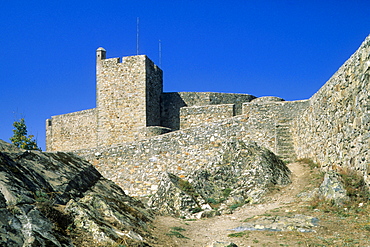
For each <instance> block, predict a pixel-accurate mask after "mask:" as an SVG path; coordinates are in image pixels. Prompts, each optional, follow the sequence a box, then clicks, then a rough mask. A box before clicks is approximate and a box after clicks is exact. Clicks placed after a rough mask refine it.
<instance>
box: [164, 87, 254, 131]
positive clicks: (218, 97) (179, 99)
mask: <svg viewBox="0 0 370 247" xmlns="http://www.w3.org/2000/svg"><path fill="white" fill-rule="evenodd" d="M255 98H256V97H255V96H253V95H249V94H234V93H213V92H177V93H163V94H162V99H161V102H162V112H161V115H162V120H161V125H162V126H165V127H168V128H171V129H174V130H178V129H180V125H181V124H180V109H181V108H182V107H191V106H209V105H222V104H234V105H235V106H234V116H235V115H240V114H242V104H243V103H245V102H250V101H251V100H253V99H255Z"/></svg>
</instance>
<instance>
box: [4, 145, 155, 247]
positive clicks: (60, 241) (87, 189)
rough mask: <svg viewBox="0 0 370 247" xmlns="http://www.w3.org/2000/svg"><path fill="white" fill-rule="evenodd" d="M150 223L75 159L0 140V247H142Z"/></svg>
mask: <svg viewBox="0 0 370 247" xmlns="http://www.w3.org/2000/svg"><path fill="white" fill-rule="evenodd" d="M151 219H152V214H151V213H150V211H148V210H147V209H146V208H145V206H144V205H143V204H142V203H141V202H140V201H137V200H135V199H133V198H131V197H129V196H127V195H126V194H125V193H124V192H123V190H122V189H121V188H119V187H118V186H117V185H115V184H114V183H113V182H111V181H109V180H106V179H105V178H103V177H102V176H101V175H100V173H99V172H98V171H97V170H96V169H95V168H94V167H93V166H92V165H91V164H89V163H88V162H87V161H84V160H82V159H80V158H79V157H78V156H76V155H73V154H69V153H62V152H55V153H46V152H45V153H44V152H41V151H28V150H23V149H18V148H16V147H14V146H13V145H11V144H9V143H6V142H4V141H1V140H0V246H75V245H77V246H79V245H89V244H92V243H109V242H110V243H113V242H120V241H121V242H122V241H125V242H126V243H134V242H140V243H143V245H142V246H145V243H146V241H145V240H146V238H150V235H149V234H148V232H147V231H146V229H147V223H148V222H150V221H151ZM72 239H73V240H72Z"/></svg>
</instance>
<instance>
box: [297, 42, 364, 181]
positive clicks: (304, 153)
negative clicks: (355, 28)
mask: <svg viewBox="0 0 370 247" xmlns="http://www.w3.org/2000/svg"><path fill="white" fill-rule="evenodd" d="M310 102H311V104H310V106H309V107H308V108H307V109H306V110H305V111H304V113H303V114H302V116H301V117H300V118H297V119H296V121H294V128H293V131H294V137H295V143H296V152H297V155H298V157H300V158H304V157H309V158H312V159H314V160H315V161H317V162H319V163H320V164H321V165H322V166H323V167H326V168H328V169H330V168H333V167H336V166H341V167H350V168H352V169H356V170H360V171H361V172H362V173H363V174H364V176H365V178H366V179H367V182H368V183H370V180H369V178H368V176H369V175H370V151H369V150H370V36H368V37H367V38H366V40H365V41H364V42H363V43H362V45H361V47H360V48H359V49H358V50H357V51H356V53H354V54H353V55H352V56H351V57H350V58H349V59H348V60H347V61H346V63H345V64H344V65H343V66H342V67H341V68H340V69H339V70H338V71H337V72H336V73H335V74H334V75H333V76H332V77H331V78H330V80H329V81H328V82H327V83H326V84H325V85H324V86H323V87H322V88H321V89H320V90H319V91H318V92H317V93H316V94H315V95H313V96H312V98H311V99H310Z"/></svg>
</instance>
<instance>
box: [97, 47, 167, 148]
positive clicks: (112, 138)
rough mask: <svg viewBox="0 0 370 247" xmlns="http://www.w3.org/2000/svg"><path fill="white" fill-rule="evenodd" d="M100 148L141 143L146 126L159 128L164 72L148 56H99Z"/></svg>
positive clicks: (98, 105)
mask: <svg viewBox="0 0 370 247" xmlns="http://www.w3.org/2000/svg"><path fill="white" fill-rule="evenodd" d="M96 89H97V90H96V102H97V137H98V140H97V146H110V145H112V144H117V143H124V142H129V141H134V140H137V139H138V138H139V139H140V134H141V133H142V132H145V128H146V127H147V126H158V125H160V97H161V94H162V91H163V78H162V70H161V69H159V68H158V67H157V66H156V65H155V64H154V63H153V62H152V61H151V60H149V58H148V57H147V56H145V55H140V56H130V57H124V58H123V59H122V62H121V61H120V59H119V58H111V59H105V50H104V49H103V48H99V49H98V50H97V56H96Z"/></svg>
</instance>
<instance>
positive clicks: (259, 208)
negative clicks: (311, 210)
mask: <svg viewBox="0 0 370 247" xmlns="http://www.w3.org/2000/svg"><path fill="white" fill-rule="evenodd" d="M288 167H289V169H290V170H291V171H292V177H291V178H292V183H291V184H290V185H288V186H286V187H284V188H281V189H280V190H279V191H276V192H274V193H271V194H270V195H267V196H266V200H265V201H266V202H265V203H261V204H256V205H245V206H243V207H241V208H239V209H237V210H236V211H235V212H234V213H233V214H230V215H221V216H218V217H214V218H209V219H201V220H196V221H186V220H181V219H177V218H172V217H168V216H161V217H157V218H156V220H155V222H154V224H153V225H154V226H155V229H154V232H153V235H154V236H155V237H156V238H158V239H159V241H158V245H155V246H163V247H166V246H171V247H176V246H182V247H187V246H197V247H200V246H207V245H209V244H211V243H212V242H214V241H222V242H233V243H235V244H237V245H238V246H239V247H240V246H264V245H262V242H266V243H267V242H270V243H271V241H275V242H276V236H275V235H276V233H274V234H272V233H271V234H270V235H269V234H266V233H265V232H264V233H262V232H250V233H249V234H250V236H247V237H243V238H230V237H228V235H229V234H230V233H233V231H230V229H233V228H236V227H238V226H240V225H241V224H242V222H241V221H243V220H245V219H247V218H250V217H253V216H257V215H263V214H265V213H266V212H268V211H271V210H278V211H284V212H288V211H290V210H291V211H296V210H297V207H299V206H300V203H301V202H299V201H298V200H297V197H296V195H297V194H298V193H299V192H301V191H302V190H304V189H305V188H306V187H307V186H308V185H309V182H310V172H311V170H310V169H309V168H308V166H307V165H304V164H301V163H291V164H289V165H288ZM171 227H181V228H183V229H185V230H184V231H181V233H182V234H183V235H184V236H185V237H186V238H178V237H174V236H168V235H167V234H168V233H169V231H170V230H171ZM280 235H281V234H280ZM280 235H277V236H278V237H281V236H283V235H281V236H280ZM261 238H263V241H262V242H261V240H260V239H261ZM265 246H269V245H265ZM270 246H271V245H270Z"/></svg>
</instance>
